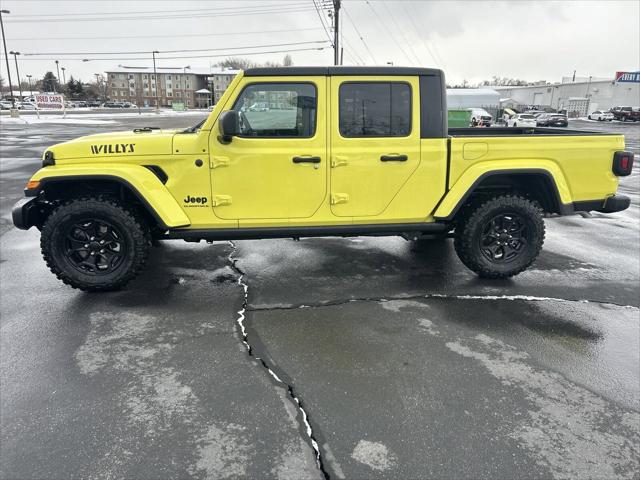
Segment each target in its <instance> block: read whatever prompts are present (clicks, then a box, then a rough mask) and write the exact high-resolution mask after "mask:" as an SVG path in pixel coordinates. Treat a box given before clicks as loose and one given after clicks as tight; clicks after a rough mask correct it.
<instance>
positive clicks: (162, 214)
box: [31, 165, 191, 229]
mask: <svg viewBox="0 0 640 480" xmlns="http://www.w3.org/2000/svg"><path fill="white" fill-rule="evenodd" d="M31 180H33V181H36V180H37V181H39V182H40V185H39V187H38V188H39V189H43V188H46V185H47V183H53V182H59V181H83V180H109V181H114V182H117V183H120V184H122V185H124V186H125V187H126V188H128V189H129V190H130V191H131V192H132V193H133V194H134V195H135V196H136V197H137V198H138V199H139V200H140V201H141V202H142V203H143V204H144V205H145V207H146V208H147V209H148V211H149V213H150V214H151V215H152V216H153V217H154V218H155V219H156V220H157V221H158V223H159V225H160V226H161V227H162V228H166V229H169V228H178V227H186V226H189V225H190V224H191V222H190V220H189V218H188V217H187V215H186V214H185V213H184V211H183V210H182V208H180V205H179V204H178V202H177V201H176V200H175V199H174V198H173V196H172V195H171V193H169V190H167V187H165V186H164V185H163V184H162V182H161V181H160V180H159V179H158V178H157V177H156V176H155V175H154V174H153V173H152V172H151V171H150V170H149V169H147V168H145V167H143V166H140V165H100V166H99V167H96V166H93V165H91V166H84V165H68V166H66V165H64V166H55V167H46V168H42V169H40V170H38V171H37V172H36V173H35V175H33V177H31Z"/></svg>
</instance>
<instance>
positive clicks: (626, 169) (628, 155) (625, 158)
mask: <svg viewBox="0 0 640 480" xmlns="http://www.w3.org/2000/svg"><path fill="white" fill-rule="evenodd" d="M612 169H613V173H614V174H616V175H617V176H618V177H626V176H627V175H630V174H631V170H633V152H616V153H614V154H613V168H612Z"/></svg>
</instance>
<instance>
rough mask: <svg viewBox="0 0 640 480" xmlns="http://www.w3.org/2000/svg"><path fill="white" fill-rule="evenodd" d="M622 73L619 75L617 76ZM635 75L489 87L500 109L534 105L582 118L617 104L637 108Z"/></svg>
mask: <svg viewBox="0 0 640 480" xmlns="http://www.w3.org/2000/svg"><path fill="white" fill-rule="evenodd" d="M620 74H622V75H620ZM638 77H639V76H638V75H635V72H630V73H626V74H624V73H623V72H618V73H617V74H616V76H615V77H613V78H610V79H594V78H593V77H591V78H576V79H575V80H574V79H573V78H572V77H565V78H563V79H562V80H563V81H562V82H561V83H554V84H543V85H531V86H526V87H502V86H495V87H491V88H493V89H494V90H497V91H498V92H499V93H500V97H501V102H500V103H501V106H502V107H516V108H517V107H518V106H529V107H531V106H535V107H536V108H545V107H546V108H552V109H554V110H566V111H567V113H568V114H569V116H572V117H578V116H585V115H587V114H588V113H590V112H593V111H594V110H608V109H610V108H612V107H616V106H618V105H626V106H632V107H637V106H638V105H640V78H638Z"/></svg>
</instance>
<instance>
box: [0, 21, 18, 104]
mask: <svg viewBox="0 0 640 480" xmlns="http://www.w3.org/2000/svg"><path fill="white" fill-rule="evenodd" d="M3 13H11V12H10V11H9V10H0V29H2V43H3V45H4V59H5V60H6V61H7V77H8V78H9V93H10V95H11V104H12V105H13V108H16V101H15V99H14V98H13V86H12V85H11V70H9V55H8V54H7V39H6V37H5V36H4V23H2V14H3Z"/></svg>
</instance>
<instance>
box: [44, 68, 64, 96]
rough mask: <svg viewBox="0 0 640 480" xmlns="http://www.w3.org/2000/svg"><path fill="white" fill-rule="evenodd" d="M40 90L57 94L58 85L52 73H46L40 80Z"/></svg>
mask: <svg viewBox="0 0 640 480" xmlns="http://www.w3.org/2000/svg"><path fill="white" fill-rule="evenodd" d="M42 90H44V91H45V92H59V91H60V84H59V83H58V79H57V78H56V76H55V75H54V74H53V72H47V73H45V74H44V77H43V78H42Z"/></svg>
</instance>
